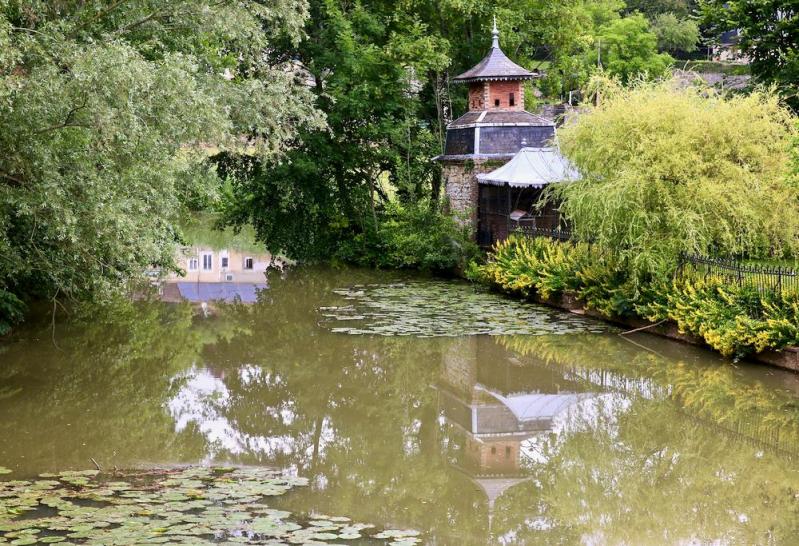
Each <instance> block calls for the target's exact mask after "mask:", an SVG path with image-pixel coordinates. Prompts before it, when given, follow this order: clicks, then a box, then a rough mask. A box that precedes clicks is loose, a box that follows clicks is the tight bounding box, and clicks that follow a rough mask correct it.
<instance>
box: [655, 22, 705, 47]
mask: <svg viewBox="0 0 799 546" xmlns="http://www.w3.org/2000/svg"><path fill="white" fill-rule="evenodd" d="M652 30H654V32H655V35H656V36H657V39H658V49H660V50H661V51H671V52H674V51H685V52H686V53H690V52H692V51H696V49H697V44H698V43H699V38H700V35H699V26H698V25H697V24H696V22H694V21H692V20H690V19H680V18H678V17H677V16H676V15H674V14H673V13H660V14H658V15H656V16H655V18H654V19H653V21H652Z"/></svg>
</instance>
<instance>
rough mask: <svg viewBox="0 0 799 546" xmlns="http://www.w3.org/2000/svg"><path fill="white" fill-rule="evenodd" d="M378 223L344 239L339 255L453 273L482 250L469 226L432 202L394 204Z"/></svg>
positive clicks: (355, 261)
mask: <svg viewBox="0 0 799 546" xmlns="http://www.w3.org/2000/svg"><path fill="white" fill-rule="evenodd" d="M378 226H379V227H378V228H377V229H375V228H374V226H373V225H370V226H368V228H367V230H366V231H364V232H363V233H359V234H357V235H355V236H354V237H352V238H350V239H348V240H346V241H342V242H341V245H340V246H339V247H338V250H337V251H336V254H335V258H336V259H338V260H341V261H344V262H347V263H352V264H356V265H360V266H368V267H380V268H395V269H407V268H412V269H420V270H423V271H439V272H452V271H455V270H461V269H463V268H464V267H465V265H466V264H467V263H469V262H470V260H472V259H473V258H474V257H475V256H476V255H477V253H478V249H477V246H476V245H475V244H474V243H473V242H472V241H471V239H470V234H469V231H468V229H467V228H466V227H464V226H462V225H460V224H459V223H458V222H457V221H456V220H455V219H453V218H452V217H451V216H449V215H448V214H445V213H443V212H442V211H440V210H438V209H437V208H434V207H431V206H430V203H429V202H424V201H423V202H419V203H414V204H410V205H406V206H402V205H399V204H390V205H389V206H388V207H387V208H386V210H385V211H384V212H382V213H381V214H380V216H379V219H378Z"/></svg>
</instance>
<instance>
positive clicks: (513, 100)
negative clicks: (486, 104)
mask: <svg viewBox="0 0 799 546" xmlns="http://www.w3.org/2000/svg"><path fill="white" fill-rule="evenodd" d="M508 104H510V105H511V106H516V97H514V96H513V93H511V94H510V99H508Z"/></svg>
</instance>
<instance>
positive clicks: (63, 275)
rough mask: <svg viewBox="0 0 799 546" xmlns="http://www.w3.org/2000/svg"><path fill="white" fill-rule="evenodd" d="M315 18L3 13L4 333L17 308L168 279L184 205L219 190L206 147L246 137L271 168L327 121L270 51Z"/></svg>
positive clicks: (231, 12)
mask: <svg viewBox="0 0 799 546" xmlns="http://www.w3.org/2000/svg"><path fill="white" fill-rule="evenodd" d="M306 15H307V9H306V6H305V5H304V4H302V3H299V4H295V3H289V2H279V3H277V4H274V3H263V4H262V3H260V2H255V1H248V2H233V1H223V2H209V1H204V0H180V1H169V0H138V1H133V2H124V3H122V2H114V1H107V0H106V1H100V0H95V1H91V2H82V1H81V2H78V1H69V0H65V1H59V2H23V1H11V0H0V256H2V258H0V302H3V303H0V313H1V314H2V316H0V333H2V331H1V330H2V329H4V328H7V325H6V326H5V327H4V326H3V318H2V317H5V318H8V317H10V316H11V315H12V313H15V312H18V308H19V304H20V303H21V301H20V299H21V298H22V299H24V298H26V297H37V298H48V299H56V298H57V297H73V298H93V299H98V298H102V297H103V295H105V294H108V293H109V292H113V291H114V290H115V289H117V288H118V287H120V286H121V285H123V284H124V283H126V282H127V281H128V280H131V279H134V278H136V277H139V276H141V275H142V273H143V271H144V269H145V268H146V267H147V266H149V265H158V266H161V267H164V268H170V267H173V254H174V248H175V243H176V242H177V240H178V233H177V229H176V227H175V219H176V216H177V212H178V210H179V208H180V206H181V202H182V201H183V200H184V198H185V197H188V196H190V195H192V194H193V193H194V192H195V190H196V187H197V185H198V182H203V181H205V182H207V181H211V182H213V181H214V180H215V179H216V178H215V176H214V174H213V171H212V170H209V168H208V166H207V165H206V164H205V156H206V152H205V151H204V149H203V148H204V146H206V145H208V144H211V145H215V146H222V147H229V148H236V147H241V145H242V144H241V140H240V137H242V136H246V137H247V138H248V142H247V144H246V145H247V147H248V149H249V150H250V151H251V152H253V153H255V154H257V155H259V156H261V157H274V156H276V155H278V154H280V153H282V152H283V151H284V150H285V149H286V148H287V146H288V145H289V144H290V143H291V141H292V139H293V138H294V136H295V134H296V130H297V128H298V127H302V126H318V125H319V124H320V122H321V118H320V117H319V116H318V114H317V113H316V112H315V111H314V110H313V108H311V106H310V105H311V102H312V96H311V95H310V93H309V92H308V91H307V90H306V89H304V88H303V87H302V86H301V85H298V83H297V81H296V77H295V75H294V74H293V73H292V72H291V71H290V70H287V69H286V65H285V64H283V63H282V60H280V59H277V58H274V57H270V56H269V55H267V54H266V52H267V51H269V48H270V44H272V43H273V42H277V41H279V40H294V41H296V40H297V39H298V38H299V33H300V31H301V26H302V23H303V21H304V18H305V16H306ZM285 97H291V100H289V101H287V100H285ZM9 302H10V303H9Z"/></svg>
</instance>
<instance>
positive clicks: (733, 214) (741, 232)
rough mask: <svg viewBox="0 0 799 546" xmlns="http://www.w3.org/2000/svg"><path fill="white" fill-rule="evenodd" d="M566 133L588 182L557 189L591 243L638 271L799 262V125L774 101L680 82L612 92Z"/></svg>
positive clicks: (568, 149) (565, 142) (764, 94)
mask: <svg viewBox="0 0 799 546" xmlns="http://www.w3.org/2000/svg"><path fill="white" fill-rule="evenodd" d="M601 97H602V99H601V100H600V103H599V106H597V107H595V108H593V109H592V110H591V111H590V112H588V113H586V114H585V115H583V116H581V117H580V118H578V120H577V121H576V123H574V124H573V125H571V126H568V127H565V128H564V129H563V130H562V131H561V133H560V142H561V145H562V149H563V151H564V153H565V154H566V155H567V156H568V157H569V158H570V159H571V160H572V161H573V162H574V163H575V165H576V166H577V168H578V169H579V170H580V172H581V173H582V177H583V178H582V180H581V181H579V182H576V183H572V184H566V185H559V186H558V187H557V188H556V189H555V193H556V194H557V195H558V196H559V197H560V198H562V199H563V202H562V205H561V210H562V211H563V214H564V215H565V218H566V219H567V220H568V221H569V222H570V223H571V225H572V226H573V228H574V229H575V230H576V231H577V233H578V234H580V236H581V237H583V238H585V239H592V240H594V241H596V242H597V243H598V244H599V245H601V246H603V247H605V248H608V249H612V250H614V251H616V252H617V253H618V255H619V256H620V257H621V258H622V259H623V260H625V262H626V263H627V264H628V266H629V268H630V269H631V270H633V271H634V272H647V273H652V272H660V273H663V272H665V271H669V270H670V269H671V268H673V267H674V264H675V259H676V256H677V254H678V253H679V252H683V251H685V252H694V253H707V252H710V251H711V250H712V251H714V252H715V253H720V254H722V255H724V254H726V255H746V256H750V257H755V256H766V255H783V254H795V253H796V252H797V250H799V187H797V184H796V183H795V181H792V180H791V179H790V178H789V176H788V172H789V168H790V159H791V156H790V149H791V144H792V140H793V138H794V137H795V134H796V129H795V119H794V118H793V117H792V116H791V114H790V113H789V111H788V110H786V109H785V108H784V107H783V106H782V105H781V104H780V102H779V100H778V98H777V97H776V96H775V94H774V93H772V92H770V91H767V90H761V91H757V92H754V93H752V94H750V95H748V96H733V97H725V96H722V95H717V94H713V92H712V91H711V90H709V89H704V90H703V89H699V88H694V87H690V88H682V89H681V88H678V87H677V86H676V84H675V83H674V82H662V83H637V84H635V85H634V86H633V87H631V88H629V89H623V88H620V87H618V86H617V85H610V86H609V87H606V88H605V90H604V93H602V94H601Z"/></svg>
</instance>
